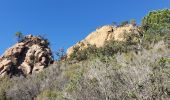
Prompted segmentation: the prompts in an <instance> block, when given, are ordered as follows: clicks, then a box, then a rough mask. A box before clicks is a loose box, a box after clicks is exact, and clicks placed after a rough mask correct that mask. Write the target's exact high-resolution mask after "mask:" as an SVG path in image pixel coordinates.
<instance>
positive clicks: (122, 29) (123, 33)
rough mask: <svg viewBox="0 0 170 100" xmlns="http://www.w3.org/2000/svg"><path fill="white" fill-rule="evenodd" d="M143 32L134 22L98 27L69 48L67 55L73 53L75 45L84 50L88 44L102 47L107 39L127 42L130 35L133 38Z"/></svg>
mask: <svg viewBox="0 0 170 100" xmlns="http://www.w3.org/2000/svg"><path fill="white" fill-rule="evenodd" d="M140 35H141V32H140V30H139V27H138V26H134V25H132V24H127V25H124V26H119V27H117V26H111V25H106V26H103V27H101V28H97V29H96V31H94V32H92V33H90V34H89V35H88V36H87V37H86V38H85V39H83V40H81V41H80V42H78V43H76V44H75V45H74V46H72V47H70V48H68V49H67V56H68V58H69V56H70V55H71V54H72V53H73V51H74V47H76V46H78V47H79V50H83V49H85V48H87V47H88V45H89V44H90V45H95V46H96V47H102V46H103V45H104V44H105V42H106V41H109V40H112V39H114V40H115V41H124V42H126V41H127V39H128V37H131V38H132V39H133V38H135V37H140Z"/></svg>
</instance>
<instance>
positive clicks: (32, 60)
mask: <svg viewBox="0 0 170 100" xmlns="http://www.w3.org/2000/svg"><path fill="white" fill-rule="evenodd" d="M48 45H49V42H48V40H47V39H44V38H43V37H40V36H32V35H27V36H25V37H24V38H23V39H22V40H21V41H20V42H18V43H16V44H15V45H14V46H12V47H11V48H9V49H8V50H6V51H5V53H4V54H3V55H2V56H1V57H0V77H3V76H4V75H5V74H7V75H11V76H12V75H27V74H32V73H36V72H40V71H42V70H43V69H44V68H45V67H47V66H48V65H49V64H51V63H52V62H53V56H52V52H51V49H50V48H49V47H48Z"/></svg>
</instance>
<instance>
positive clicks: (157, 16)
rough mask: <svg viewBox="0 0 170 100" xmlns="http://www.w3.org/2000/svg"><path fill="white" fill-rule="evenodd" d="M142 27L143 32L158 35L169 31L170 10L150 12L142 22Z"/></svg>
mask: <svg viewBox="0 0 170 100" xmlns="http://www.w3.org/2000/svg"><path fill="white" fill-rule="evenodd" d="M142 27H143V29H144V30H145V31H148V32H150V33H154V34H159V33H165V32H167V31H169V30H170V10H169V9H164V10H157V11H152V12H150V13H149V14H148V15H147V16H145V17H144V18H143V20H142Z"/></svg>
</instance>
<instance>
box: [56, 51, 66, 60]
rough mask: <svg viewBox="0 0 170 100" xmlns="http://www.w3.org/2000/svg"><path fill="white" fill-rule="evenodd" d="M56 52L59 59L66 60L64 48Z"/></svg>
mask: <svg viewBox="0 0 170 100" xmlns="http://www.w3.org/2000/svg"><path fill="white" fill-rule="evenodd" d="M55 54H56V56H57V57H58V60H65V59H66V57H67V56H66V53H65V51H64V49H63V48H61V49H59V50H58V51H57V52H56V53H55Z"/></svg>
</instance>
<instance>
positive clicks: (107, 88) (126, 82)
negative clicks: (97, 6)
mask: <svg viewBox="0 0 170 100" xmlns="http://www.w3.org/2000/svg"><path fill="white" fill-rule="evenodd" d="M24 48H25V49H24ZM22 51H23V52H22ZM58 54H59V56H60V58H59V59H58V60H55V61H53V57H52V56H53V55H52V52H51V49H50V47H49V43H48V41H47V40H46V39H44V38H42V37H38V36H31V35H29V36H25V38H23V39H21V40H20V41H19V42H18V43H16V45H14V46H13V47H11V48H9V49H8V50H7V51H6V52H5V53H4V54H3V56H2V57H1V59H0V73H2V74H0V75H3V77H2V78H0V83H1V84H0V99H2V100H152V99H153V100H169V99H170V83H169V82H170V10H169V9H164V10H158V11H152V12H150V13H149V14H147V15H146V16H145V17H144V18H143V19H142V24H141V25H136V23H135V21H134V20H133V21H131V22H130V23H129V22H127V21H125V22H122V24H120V25H105V26H102V27H100V28H98V29H96V30H95V31H94V32H92V33H90V34H89V35H88V36H87V37H86V38H85V39H83V40H81V41H80V42H78V43H76V44H75V45H73V46H72V47H70V48H69V49H68V50H67V54H66V55H64V54H63V50H61V51H59V52H58ZM32 57H33V58H34V59H33V58H32ZM4 62H9V63H4ZM25 63H26V64H27V65H30V66H28V67H27V66H26V67H25V66H24V64H25ZM18 71H21V73H22V74H19V73H18ZM37 72H38V73H37Z"/></svg>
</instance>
